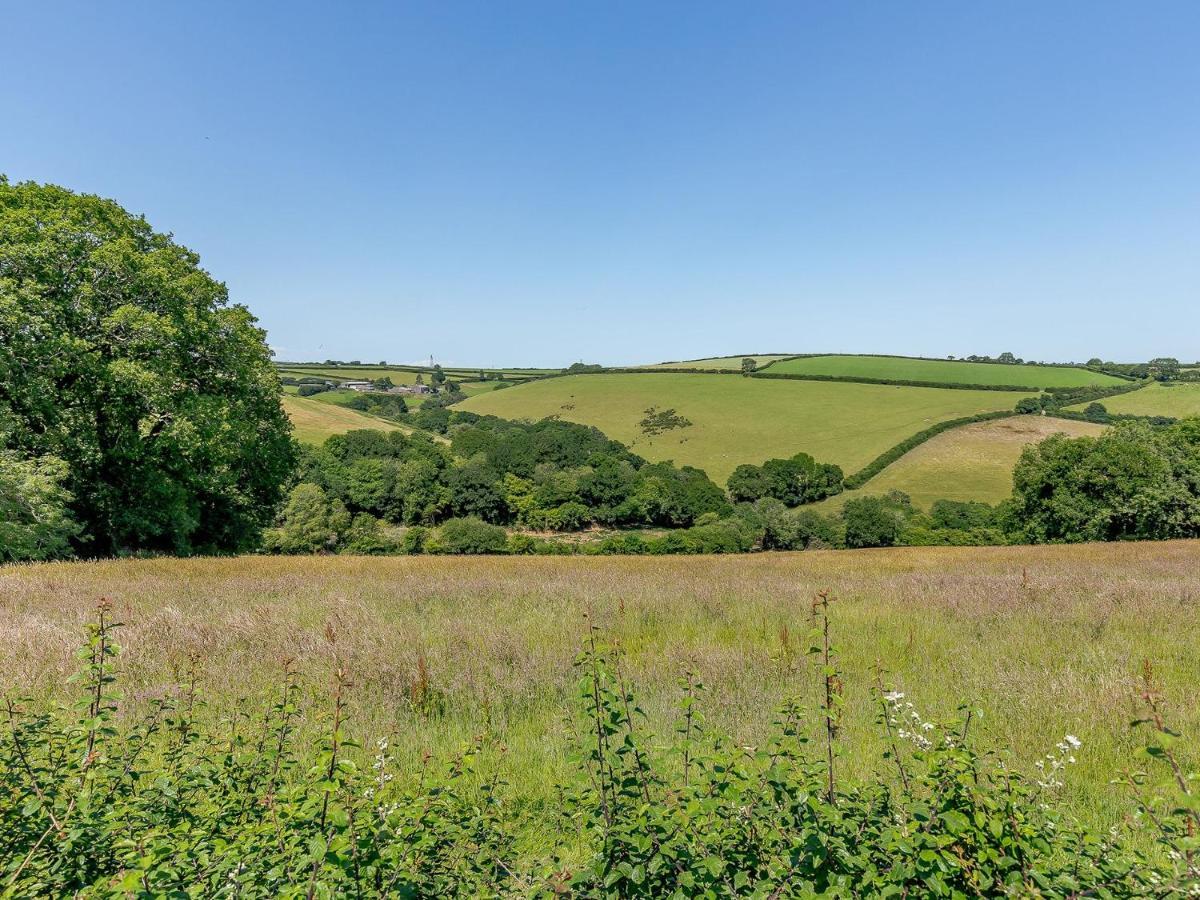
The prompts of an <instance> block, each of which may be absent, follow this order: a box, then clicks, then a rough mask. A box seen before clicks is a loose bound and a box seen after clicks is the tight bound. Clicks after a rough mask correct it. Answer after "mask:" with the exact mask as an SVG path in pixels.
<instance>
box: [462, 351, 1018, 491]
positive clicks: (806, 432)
mask: <svg viewBox="0 0 1200 900" xmlns="http://www.w3.org/2000/svg"><path fill="white" fill-rule="evenodd" d="M1024 396H1028V394H1026V393H1024V392H1007V391H967V390H962V391H948V390H940V389H937V388H912V387H895V386H891V385H873V384H837V383H827V382H816V381H789V380H770V379H757V378H739V377H733V376H729V375H689V374H675V373H669V372H665V373H663V374H626V375H619V374H602V375H574V376H568V377H563V378H552V379H547V380H544V381H535V382H532V383H529V384H523V385H518V386H515V387H511V388H508V389H507V390H503V391H496V392H494V393H489V394H483V395H480V396H477V397H472V398H470V399H468V400H465V401H463V402H462V403H461V404H459V405H458V406H457V408H458V409H463V410H468V411H470V412H476V413H481V414H485V415H495V416H501V417H503V418H509V419H522V418H527V419H541V418H544V417H546V416H558V417H560V418H562V419H566V420H569V421H572V422H581V423H583V424H585V425H595V426H596V427H597V428H599V429H600V430H601V431H603V432H604V433H605V434H607V435H608V436H609V437H613V438H616V439H617V440H619V441H623V442H624V443H626V444H628V445H629V446H630V448H631V449H632V450H633V451H634V452H635V453H638V454H640V455H642V456H644V457H646V458H647V459H650V460H655V461H657V460H663V459H671V460H674V461H675V462H676V463H679V464H681V465H692V466H697V467H698V468H701V469H704V470H705V471H706V472H708V474H709V476H711V477H712V478H713V479H714V480H716V481H717V482H718V483H721V484H723V483H724V481H725V479H726V478H727V477H728V476H729V473H730V472H732V471H733V469H734V468H735V467H737V466H738V465H740V464H742V463H759V462H762V461H763V460H764V459H769V458H772V457H786V456H791V455H793V454H795V453H797V452H800V451H804V452H806V453H811V454H812V455H813V456H814V457H816V458H817V459H818V460H821V461H822V462H833V463H837V464H838V465H840V466H842V468H843V469H845V470H846V472H847V473H850V472H853V471H855V470H856V469H859V468H861V467H862V466H864V465H866V464H867V463H868V462H870V461H871V460H872V459H874V458H875V457H876V456H878V455H879V454H880V453H882V452H883V451H884V450H886V449H888V448H889V447H891V446H893V445H894V444H897V443H899V442H900V441H901V440H903V439H904V438H906V437H908V436H909V435H911V434H914V433H916V432H918V431H920V430H921V429H923V428H927V427H929V426H930V425H933V424H935V423H937V422H941V421H945V420H946V419H954V418H958V417H961V416H969V415H974V414H975V413H979V412H988V411H992V410H1002V409H1011V408H1012V407H1013V406H1014V405H1015V404H1016V402H1017V400H1019V399H1020V398H1021V397H1024ZM650 408H655V409H657V410H659V411H664V410H668V409H674V410H675V411H676V413H677V414H678V415H679V416H682V417H684V418H686V419H688V420H690V421H691V422H692V423H693V424H692V425H691V426H690V427H686V428H676V429H672V430H668V431H665V432H664V433H661V434H658V435H654V434H648V433H646V431H645V430H644V429H643V428H642V427H640V425H639V423H640V422H641V421H642V420H643V419H644V418H645V417H646V415H647V413H646V410H648V409H650Z"/></svg>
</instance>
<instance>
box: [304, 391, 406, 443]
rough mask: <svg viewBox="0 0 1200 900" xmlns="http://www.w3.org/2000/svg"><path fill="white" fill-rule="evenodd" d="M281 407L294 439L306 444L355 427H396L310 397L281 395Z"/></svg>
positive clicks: (373, 417)
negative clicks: (290, 421)
mask: <svg viewBox="0 0 1200 900" xmlns="http://www.w3.org/2000/svg"><path fill="white" fill-rule="evenodd" d="M317 396H320V395H317ZM283 410H284V412H286V413H287V414H288V417H289V418H290V419H291V420H292V428H293V429H294V432H295V435H296V440H298V441H301V442H303V443H306V444H320V443H322V442H323V441H324V440H325V438H327V437H329V436H330V435H334V434H344V433H345V432H347V431H353V430H354V429H356V428H374V429H377V430H379V431H396V430H398V429H399V426H398V425H394V424H393V423H391V422H387V421H384V420H383V419H380V418H377V417H376V416H369V415H367V414H366V413H362V412H359V411H358V410H356V409H346V408H345V407H344V406H338V405H336V404H334V403H330V402H325V403H322V402H321V401H319V400H316V399H313V398H311V397H296V396H293V395H291V394H284V396H283Z"/></svg>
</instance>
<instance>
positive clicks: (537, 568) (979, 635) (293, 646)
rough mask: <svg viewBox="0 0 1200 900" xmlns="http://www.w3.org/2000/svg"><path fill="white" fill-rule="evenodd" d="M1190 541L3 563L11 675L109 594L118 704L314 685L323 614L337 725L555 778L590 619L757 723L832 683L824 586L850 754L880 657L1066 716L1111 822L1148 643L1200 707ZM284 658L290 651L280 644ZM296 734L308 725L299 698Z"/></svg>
mask: <svg viewBox="0 0 1200 900" xmlns="http://www.w3.org/2000/svg"><path fill="white" fill-rule="evenodd" d="M1198 563H1200V542H1173V543H1159V544H1121V545H1104V546H1073V547H1039V548H1029V547H1004V548H1001V547H997V548H929V549H901V550H883V551H863V552H809V553H803V554H761V555H755V556H744V557H701V558H696V557H668V558H653V559H645V558H568V559H561V558H483V559H457V558H456V559H449V558H387V559H380V558H347V557H328V558H307V559H298V558H267V557H262V558H254V557H244V558H235V559H194V560H166V559H161V560H121V561H105V562H93V563H63V564H48V565H37V566H15V567H9V568H6V569H4V570H2V571H0V610H2V611H3V614H4V617H5V619H6V621H7V623H8V628H9V634H10V639H9V640H8V641H6V642H4V644H3V645H2V646H0V671H3V672H4V676H3V680H4V684H3V687H4V690H5V691H6V692H8V693H23V694H31V695H33V696H35V697H41V698H52V697H56V696H61V695H62V694H63V692H64V690H66V688H65V687H64V678H65V676H66V675H67V674H68V673H69V672H70V671H71V670H72V669H73V666H74V665H75V661H74V658H73V649H74V648H75V647H76V646H77V644H78V641H79V636H80V635H81V633H82V629H83V627H84V624H85V623H86V622H87V621H88V620H89V618H90V617H91V616H92V615H93V612H94V606H95V602H96V600H97V598H99V597H102V596H103V597H108V598H110V599H111V601H112V603H113V606H114V611H115V614H116V615H117V616H118V617H119V618H120V619H121V621H122V622H123V623H124V626H123V628H122V629H121V641H122V643H123V645H124V654H123V656H122V658H121V662H120V668H121V679H122V684H123V686H124V699H123V700H122V703H121V706H120V708H119V709H118V716H120V715H126V714H130V715H131V714H133V712H134V711H135V710H136V709H138V708H139V707H140V706H143V705H145V704H147V703H149V702H150V701H151V700H152V699H153V698H155V697H157V696H160V695H161V694H162V693H163V692H164V691H165V690H167V688H168V686H170V685H173V684H175V683H177V682H178V680H179V679H180V676H181V673H183V672H184V671H186V670H187V668H188V667H189V665H192V661H195V663H196V664H197V665H198V677H199V681H200V685H201V687H202V689H203V691H204V692H205V694H206V695H207V696H208V697H209V701H210V705H209V712H208V714H209V715H214V716H217V715H220V714H221V712H222V710H223V709H232V708H233V707H234V706H235V705H236V701H237V700H238V699H239V698H250V699H251V700H253V698H258V697H261V696H266V695H268V694H269V693H270V691H271V690H272V689H273V688H274V686H276V685H277V684H278V682H279V678H280V672H281V671H282V669H283V667H284V666H285V664H286V665H289V666H291V667H293V668H295V669H296V670H297V671H298V673H299V677H300V679H301V685H302V689H303V691H304V692H305V693H306V695H307V696H308V697H309V700H310V702H312V703H323V702H324V698H325V697H326V695H327V693H328V683H329V677H330V671H331V666H332V662H331V656H330V649H329V643H328V641H327V640H326V631H327V629H332V631H333V632H334V633H336V635H337V646H338V652H339V654H340V656H341V658H342V659H343V660H344V662H345V665H346V666H347V667H348V669H349V672H350V677H351V678H352V680H353V684H354V687H353V689H352V690H351V691H349V692H348V701H347V713H348V725H347V732H348V733H350V734H353V735H354V736H355V737H356V738H358V739H359V740H360V741H361V742H363V743H364V744H366V743H369V742H372V741H374V740H376V739H378V738H380V737H387V738H388V739H389V741H390V742H391V746H392V748H393V749H392V752H393V754H395V755H396V756H397V758H398V759H400V760H402V761H410V762H415V761H417V760H419V759H421V758H422V757H423V756H424V755H425V754H426V753H427V752H429V753H433V754H434V755H438V754H443V753H445V752H449V751H450V750H452V749H453V748H454V747H456V746H459V745H460V744H462V743H463V742H464V741H468V740H469V739H470V738H471V737H472V736H473V735H476V734H478V733H480V732H481V731H487V732H489V733H493V734H495V735H498V736H499V737H500V739H502V740H503V742H504V744H505V745H506V746H507V748H508V750H509V752H508V753H507V754H506V755H505V757H504V758H503V759H502V760H501V761H500V762H498V763H497V765H499V766H501V767H502V768H505V769H506V771H504V773H503V774H504V776H505V779H506V782H507V787H506V790H508V791H510V792H512V793H513V794H514V795H517V796H521V797H524V798H528V799H529V800H530V801H531V802H532V801H536V800H537V799H539V798H545V797H547V796H550V795H552V794H553V792H554V790H555V785H556V784H558V783H559V782H560V781H562V780H563V778H564V777H565V776H566V775H567V773H568V772H569V771H570V770H571V768H572V766H573V765H574V764H573V763H572V762H571V760H570V756H569V753H568V747H569V745H570V744H571V740H570V737H571V736H570V734H569V725H568V717H567V715H566V711H567V709H568V708H569V706H570V697H571V696H573V678H574V675H573V673H572V668H571V662H572V659H573V658H574V656H575V654H576V652H577V651H578V649H579V646H580V641H581V637H582V636H583V635H584V634H585V633H586V622H587V621H591V622H594V623H595V624H596V625H597V626H598V627H599V628H600V629H601V630H602V633H603V634H604V635H605V636H606V639H608V640H610V641H612V642H613V643H614V644H616V645H618V646H619V647H620V648H621V650H622V652H623V654H624V659H625V660H626V662H625V665H626V667H627V671H628V676H629V678H630V680H631V681H632V682H633V683H635V684H636V685H637V686H638V695H639V700H640V702H641V705H642V706H643V708H644V709H645V710H646V713H647V718H648V726H649V728H650V729H651V730H652V731H655V732H657V733H660V734H666V733H668V732H669V731H670V726H671V722H672V721H673V717H674V715H675V709H674V708H675V705H676V703H677V701H678V678H679V676H680V674H681V673H682V672H683V671H685V670H688V669H690V670H692V671H694V672H695V673H696V674H697V677H699V678H700V679H702V680H703V681H704V683H705V684H706V685H707V686H708V692H707V698H706V706H707V716H708V719H709V721H710V722H712V723H713V726H714V727H717V728H720V729H722V730H724V731H727V732H728V733H729V734H731V735H732V736H733V737H734V738H735V739H736V740H738V741H742V742H744V743H746V744H753V743H754V742H756V741H758V740H759V739H761V737H762V736H763V734H764V733H765V732H766V730H767V728H768V725H769V723H770V722H771V721H772V719H773V718H774V716H775V714H776V711H777V709H778V708H779V705H780V703H781V702H782V701H783V700H784V699H785V698H787V697H791V696H795V697H798V698H800V699H801V700H802V701H804V702H814V701H816V700H818V699H819V690H820V679H819V677H818V672H817V671H816V670H815V669H814V665H813V663H812V662H811V661H810V660H809V657H808V656H807V655H806V653H805V651H806V650H807V643H806V635H807V632H808V630H809V625H810V621H809V620H810V615H811V601H812V598H813V596H814V595H815V594H816V593H817V592H818V591H821V590H828V591H830V592H831V593H832V595H833V596H835V597H836V598H837V599H836V600H835V601H834V603H833V606H832V611H831V616H832V619H833V621H834V623H835V628H836V632H837V635H838V644H839V647H840V651H841V656H840V667H841V671H842V678H843V681H844V692H845V695H846V714H845V718H844V721H843V722H842V723H841V726H840V728H841V740H842V745H843V747H844V750H843V753H844V757H845V759H844V762H843V763H842V765H843V766H844V768H845V771H846V772H847V775H848V776H850V777H852V776H853V774H854V772H855V770H856V768H857V767H858V766H859V765H860V763H861V762H862V761H864V760H869V759H874V758H875V757H877V755H878V753H879V751H880V749H881V747H880V745H879V736H878V734H877V731H876V729H874V728H873V727H872V721H873V716H874V712H873V707H872V704H871V703H870V702H867V701H868V699H869V692H870V689H871V684H872V681H873V678H874V675H873V672H874V670H875V669H876V668H877V667H880V668H882V669H883V670H885V672H887V673H888V674H887V678H888V679H889V682H890V683H892V684H894V685H895V686H897V688H898V689H901V690H903V691H905V692H906V694H907V695H908V696H909V697H910V698H913V699H916V700H918V701H919V705H920V706H921V708H922V709H923V710H925V711H926V712H927V714H928V715H930V716H932V717H937V718H947V717H950V716H952V715H953V714H954V712H955V710H956V709H957V708H958V707H959V705H960V704H962V703H969V704H970V705H971V706H972V708H974V709H976V710H978V714H977V717H976V725H975V727H976V728H977V729H978V734H979V737H980V740H981V741H982V742H983V743H984V744H985V745H986V746H989V747H994V748H998V749H1001V750H1003V751H1004V752H1010V753H1011V755H1012V757H1013V762H1014V764H1016V765H1024V766H1029V765H1031V764H1032V763H1033V762H1034V761H1035V760H1036V759H1038V758H1039V757H1040V756H1042V755H1044V754H1045V753H1047V752H1048V750H1049V749H1050V748H1052V747H1053V746H1054V744H1055V743H1056V742H1057V741H1059V740H1061V736H1062V735H1063V734H1065V733H1070V734H1073V735H1077V736H1078V737H1079V738H1080V740H1081V741H1082V742H1083V745H1084V749H1083V750H1082V751H1081V752H1080V753H1079V754H1077V757H1078V764H1077V765H1076V766H1075V767H1074V768H1073V769H1072V772H1071V777H1070V778H1069V779H1067V783H1066V784H1065V785H1064V787H1063V788H1062V791H1063V793H1064V795H1065V801H1066V803H1067V805H1068V807H1069V808H1070V809H1071V810H1072V811H1073V812H1074V813H1076V814H1077V815H1079V816H1080V817H1081V819H1083V820H1084V821H1085V822H1087V823H1088V824H1091V825H1098V826H1105V827H1107V826H1108V825H1110V824H1112V823H1113V822H1115V821H1116V820H1117V819H1119V818H1120V817H1121V816H1122V815H1123V814H1124V813H1125V812H1126V811H1127V804H1126V803H1125V799H1126V798H1125V797H1124V796H1123V795H1122V793H1121V792H1120V791H1119V790H1118V789H1115V788H1114V787H1112V786H1111V785H1110V783H1109V782H1110V779H1112V778H1113V777H1114V776H1117V775H1119V774H1120V772H1121V771H1122V770H1123V769H1124V768H1126V767H1128V766H1129V765H1130V760H1131V754H1132V752H1133V751H1134V750H1135V748H1136V747H1137V746H1138V740H1137V738H1136V737H1135V736H1134V735H1132V734H1131V733H1130V730H1129V728H1128V722H1129V720H1130V718H1131V716H1132V714H1133V713H1134V711H1135V709H1136V706H1137V679H1138V673H1139V670H1140V667H1141V665H1142V662H1143V660H1147V659H1148V660H1150V661H1151V662H1152V664H1153V665H1154V668H1155V671H1156V673H1157V677H1158V679H1159V681H1160V682H1161V684H1162V686H1163V690H1164V695H1165V701H1164V702H1165V703H1166V705H1167V707H1168V709H1169V710H1170V716H1171V719H1172V722H1173V723H1174V725H1175V727H1177V728H1178V729H1180V730H1181V732H1182V733H1183V736H1184V737H1185V738H1186V739H1187V740H1185V741H1184V742H1183V746H1185V747H1186V746H1189V745H1190V746H1195V744H1196V741H1195V738H1196V736H1197V733H1198V731H1200V704H1198V703H1197V693H1196V685H1197V684H1200V653H1197V651H1196V647H1197V646H1200V616H1197V607H1198V605H1200V577H1198V575H1197V573H1198V572H1200V567H1198ZM285 661H287V662H286V663H285ZM299 735H300V737H301V739H302V740H303V739H306V738H307V739H311V740H314V741H315V740H317V739H318V737H317V736H316V735H308V736H306V735H305V729H304V725H303V717H302V719H301V722H300V727H299Z"/></svg>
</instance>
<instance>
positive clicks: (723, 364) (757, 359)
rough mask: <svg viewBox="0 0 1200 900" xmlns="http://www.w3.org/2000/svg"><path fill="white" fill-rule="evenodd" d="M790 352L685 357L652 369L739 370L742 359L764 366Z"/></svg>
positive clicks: (660, 364) (657, 365)
mask: <svg viewBox="0 0 1200 900" xmlns="http://www.w3.org/2000/svg"><path fill="white" fill-rule="evenodd" d="M790 355H791V354H785V353H776V354H769V355H767V356H753V355H751V356H714V357H710V358H708V359H686V360H679V361H677V362H665V363H655V364H654V365H653V366H650V367H649V368H652V369H730V370H734V371H736V370H740V369H741V368H742V360H743V359H752V360H754V363H755V365H757V366H765V365H766V364H767V363H769V362H774V361H775V360H777V359H787V358H788V356H790Z"/></svg>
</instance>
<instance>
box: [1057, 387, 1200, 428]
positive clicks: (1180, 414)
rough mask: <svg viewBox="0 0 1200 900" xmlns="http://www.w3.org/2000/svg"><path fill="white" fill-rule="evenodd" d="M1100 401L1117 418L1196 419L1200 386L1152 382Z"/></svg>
mask: <svg viewBox="0 0 1200 900" xmlns="http://www.w3.org/2000/svg"><path fill="white" fill-rule="evenodd" d="M1100 402H1101V403H1102V404H1104V408H1105V409H1107V410H1108V411H1109V412H1110V413H1120V414H1121V415H1130V416H1172V417H1174V418H1176V419H1182V418H1185V417H1187V416H1200V384H1196V383H1186V384H1170V385H1168V384H1159V383H1158V382H1155V383H1153V384H1148V385H1146V387H1144V388H1141V389H1140V390H1136V391H1130V392H1129V393H1128V394H1118V395H1117V396H1115V397H1105V398H1104V399H1103V400H1101V401H1100ZM1086 407H1087V404H1086V403H1080V404H1078V405H1077V406H1073V407H1071V408H1072V409H1076V410H1082V409H1084V408H1086Z"/></svg>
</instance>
